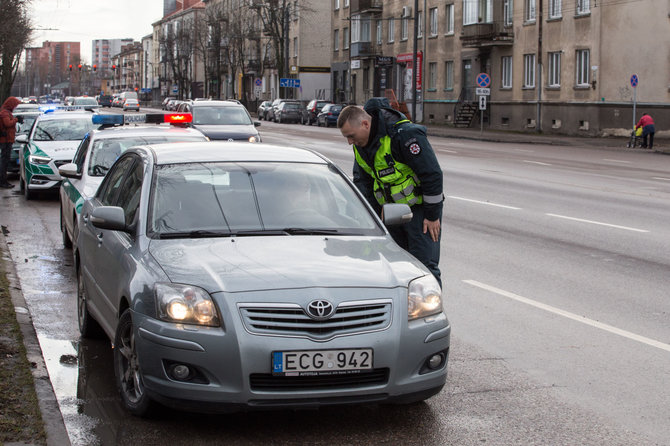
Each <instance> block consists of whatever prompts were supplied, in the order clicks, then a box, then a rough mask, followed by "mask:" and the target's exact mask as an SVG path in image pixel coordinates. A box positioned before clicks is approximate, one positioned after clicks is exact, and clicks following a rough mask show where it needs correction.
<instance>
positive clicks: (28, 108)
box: [14, 102, 40, 113]
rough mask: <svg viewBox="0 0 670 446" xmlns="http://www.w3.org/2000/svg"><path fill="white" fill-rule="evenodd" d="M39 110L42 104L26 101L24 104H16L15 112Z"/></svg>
mask: <svg viewBox="0 0 670 446" xmlns="http://www.w3.org/2000/svg"><path fill="white" fill-rule="evenodd" d="M28 111H31V112H39V111H40V104H34V103H32V102H24V103H23V104H19V105H17V106H16V108H15V109H14V113H19V112H21V113H23V112H28Z"/></svg>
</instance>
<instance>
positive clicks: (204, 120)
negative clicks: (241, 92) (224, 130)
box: [192, 107, 253, 125]
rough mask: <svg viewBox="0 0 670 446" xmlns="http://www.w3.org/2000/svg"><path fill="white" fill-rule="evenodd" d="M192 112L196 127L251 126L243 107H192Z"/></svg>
mask: <svg viewBox="0 0 670 446" xmlns="http://www.w3.org/2000/svg"><path fill="white" fill-rule="evenodd" d="M192 112H193V123H194V124H196V125H197V124H201V125H253V123H252V122H251V119H250V118H249V114H248V113H247V111H246V109H245V108H244V107H193V111H192Z"/></svg>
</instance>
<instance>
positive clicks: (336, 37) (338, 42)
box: [333, 29, 340, 51]
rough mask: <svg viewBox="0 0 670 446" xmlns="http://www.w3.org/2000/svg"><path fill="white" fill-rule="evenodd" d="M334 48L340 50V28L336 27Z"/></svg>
mask: <svg viewBox="0 0 670 446" xmlns="http://www.w3.org/2000/svg"><path fill="white" fill-rule="evenodd" d="M333 50H334V51H339V50H340V30H339V29H336V30H335V33H334V34H333Z"/></svg>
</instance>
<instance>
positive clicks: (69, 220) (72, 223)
mask: <svg viewBox="0 0 670 446" xmlns="http://www.w3.org/2000/svg"><path fill="white" fill-rule="evenodd" d="M90 144H91V134H90V133H89V134H87V135H86V136H85V137H84V139H83V140H82V141H81V143H80V144H79V148H78V149H77V152H76V153H75V155H74V158H73V159H72V162H73V163H74V164H76V165H77V172H78V173H79V174H81V178H67V177H64V178H63V181H62V182H61V188H60V202H61V212H62V215H63V222H62V223H63V225H65V228H64V229H65V230H67V232H68V234H70V238H71V239H72V240H74V238H73V237H76V235H77V234H76V232H77V231H76V226H77V215H78V214H79V212H78V210H77V206H81V203H82V201H83V198H82V188H83V185H84V182H85V181H86V180H85V177H86V175H87V172H86V167H85V166H84V161H85V160H86V157H87V155H88V148H89V146H90Z"/></svg>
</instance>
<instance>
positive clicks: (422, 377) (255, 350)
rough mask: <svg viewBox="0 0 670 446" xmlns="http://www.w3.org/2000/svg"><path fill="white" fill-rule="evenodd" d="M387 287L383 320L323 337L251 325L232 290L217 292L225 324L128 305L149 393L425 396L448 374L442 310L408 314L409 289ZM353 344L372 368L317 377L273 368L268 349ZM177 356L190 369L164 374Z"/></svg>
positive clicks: (189, 398) (182, 397)
mask: <svg viewBox="0 0 670 446" xmlns="http://www.w3.org/2000/svg"><path fill="white" fill-rule="evenodd" d="M349 292H350V291H349ZM366 292H368V291H367V290H366ZM389 292H390V293H395V294H396V296H394V297H393V299H392V302H393V303H392V321H391V322H390V324H389V325H388V326H387V327H385V328H383V329H381V330H376V331H370V332H361V333H357V334H346V335H342V336H339V337H335V338H332V339H330V340H321V341H316V340H314V339H309V338H306V337H301V336H297V337H296V336H279V335H262V334H258V333H254V332H253V330H251V331H250V329H249V326H248V324H247V322H245V320H244V318H243V317H242V315H241V313H240V311H239V305H240V301H239V300H237V301H235V302H234V303H232V304H230V302H232V299H231V298H230V296H229V297H228V298H227V299H220V298H219V299H216V300H217V304H218V305H219V308H221V309H222V313H223V327H218V328H210V327H194V326H185V325H180V324H174V323H167V322H163V321H159V320H156V319H154V318H151V317H148V316H146V315H143V314H141V313H138V312H133V322H134V327H135V329H136V330H137V334H138V336H137V337H136V346H137V350H138V355H139V358H140V367H141V369H142V373H143V377H144V384H145V388H146V391H147V394H148V395H149V396H151V398H153V399H155V400H157V401H160V402H162V403H163V404H166V405H168V406H171V407H175V408H178V409H186V410H193V411H198V412H220V411H224V412H225V411H231V410H232V411H234V410H249V409H255V408H304V407H319V406H325V405H338V404H353V403H357V404H358V403H382V402H386V403H408V402H413V401H419V400H423V399H426V398H429V397H430V396H432V395H434V394H436V393H438V392H439V391H440V390H441V389H442V387H443V386H444V384H445V382H446V378H447V362H448V354H449V343H450V331H451V327H450V325H449V322H448V320H447V317H446V315H445V314H444V313H440V314H438V315H435V316H431V317H429V318H425V319H419V320H414V321H409V322H408V321H407V313H406V308H407V304H406V297H404V295H405V294H406V290H405V289H399V290H390V291H389V290H382V292H381V293H380V294H385V296H386V297H387V298H388V297H389V296H388V293H389ZM256 294H263V293H256ZM265 294H267V293H265ZM368 294H369V293H368ZM400 295H403V298H404V299H405V300H404V307H403V305H402V304H398V302H403V300H402V298H400V299H399V297H400ZM331 297H332V296H331ZM333 300H335V301H338V299H333ZM252 301H255V302H258V300H255V299H252ZM264 301H267V300H264ZM276 301H277V300H276V299H275V302H276ZM279 301H280V302H285V300H281V298H280V300H279ZM226 302H228V303H229V304H228V305H226ZM250 302H251V301H250ZM222 303H223V305H222ZM355 348H372V350H373V370H372V371H370V372H362V373H360V374H352V375H326V376H316V377H314V376H308V377H283V376H279V377H278V376H274V375H272V364H271V355H272V352H273V351H288V350H330V349H355ZM436 354H440V355H442V357H443V361H442V363H441V364H440V365H439V367H436V369H435V370H433V369H428V368H427V366H426V365H427V361H428V359H429V358H430V357H432V356H433V355H436ZM177 364H184V365H187V366H188V367H189V368H190V369H191V370H193V371H194V373H193V375H192V377H191V378H189V380H188V381H180V380H178V379H175V378H174V376H169V374H168V373H169V372H168V371H169V370H171V368H172V367H174V366H175V365H177Z"/></svg>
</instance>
